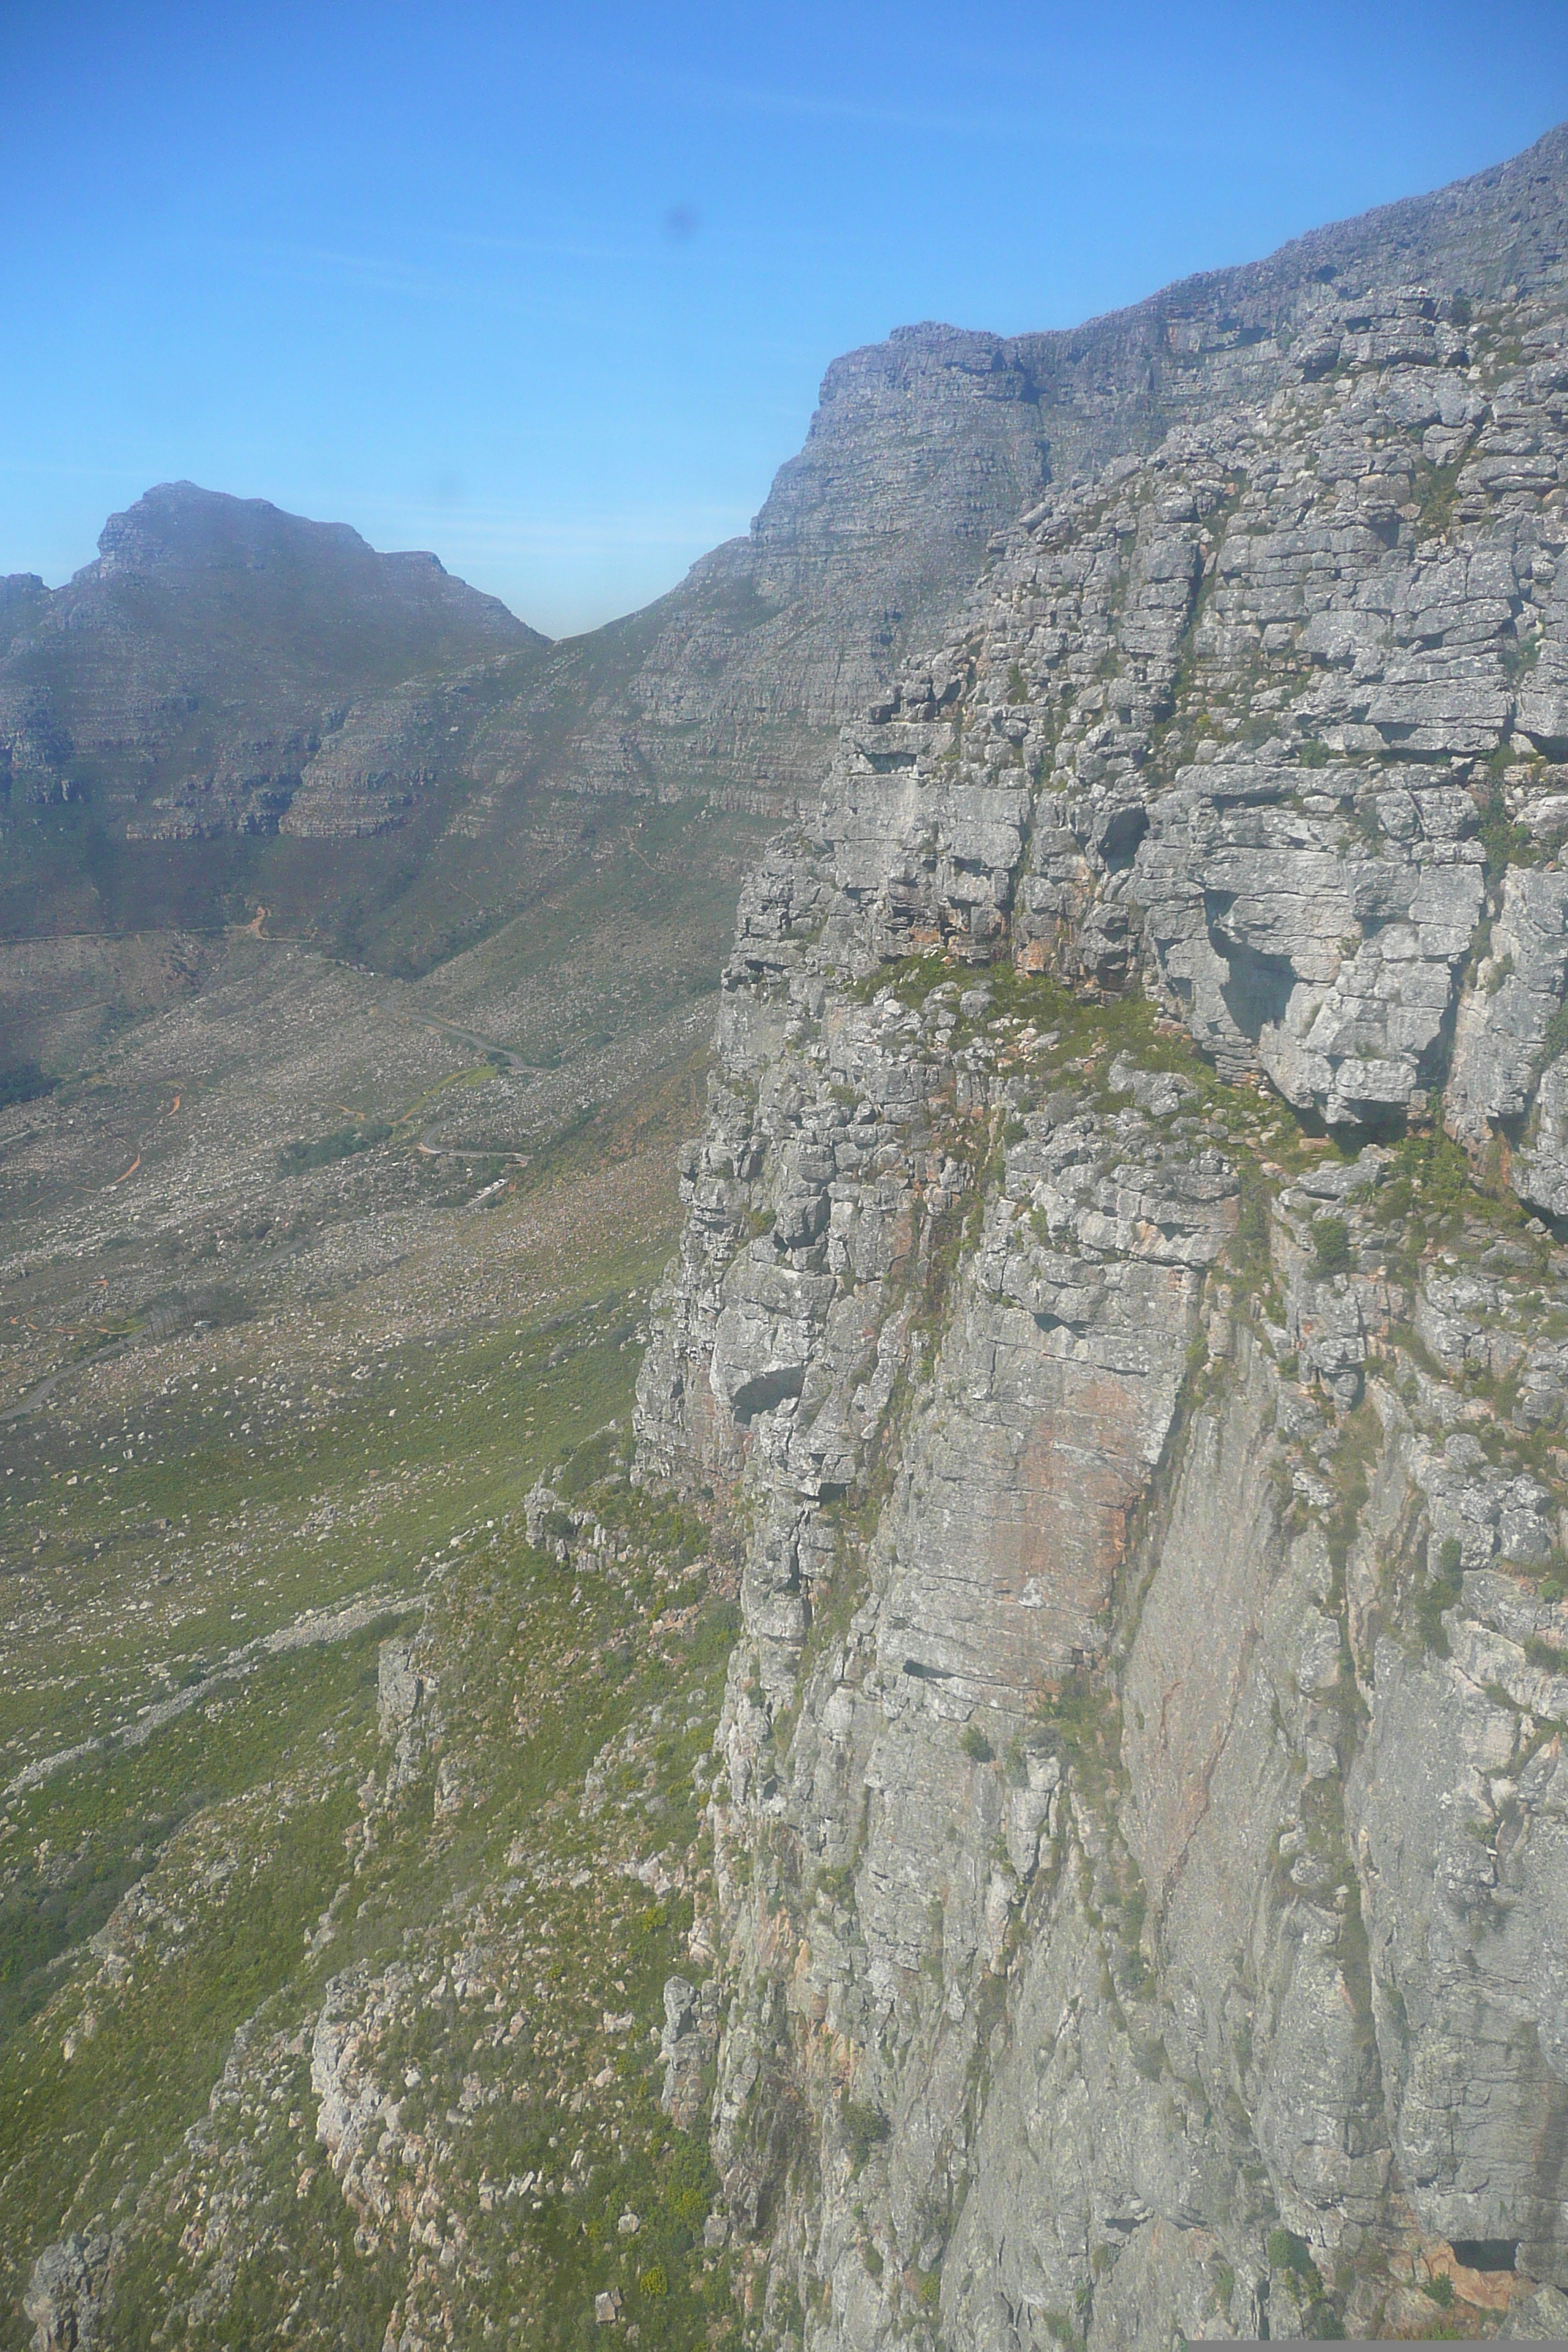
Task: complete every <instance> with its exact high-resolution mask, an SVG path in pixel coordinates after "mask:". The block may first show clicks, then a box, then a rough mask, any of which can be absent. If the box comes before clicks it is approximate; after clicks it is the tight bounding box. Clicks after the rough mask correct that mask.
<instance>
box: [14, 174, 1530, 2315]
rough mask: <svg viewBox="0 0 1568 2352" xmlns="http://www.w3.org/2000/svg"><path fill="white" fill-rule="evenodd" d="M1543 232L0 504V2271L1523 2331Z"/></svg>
mask: <svg viewBox="0 0 1568 2352" xmlns="http://www.w3.org/2000/svg"><path fill="white" fill-rule="evenodd" d="M1565 231H1568V132H1564V131H1557V132H1554V133H1552V134H1551V135H1550V136H1549V137H1548V138H1547V139H1546V140H1544V141H1542V142H1541V143H1540V145H1539V146H1538V147H1536V148H1535V149H1532V150H1531V151H1530V152H1528V153H1527V154H1526V155H1524V156H1522V157H1521V158H1519V159H1517V160H1516V161H1515V162H1513V163H1509V164H1506V165H1503V166H1500V167H1499V168H1498V169H1497V170H1496V171H1493V172H1490V173H1483V174H1482V175H1480V176H1479V178H1478V179H1476V180H1474V181H1469V182H1466V183H1462V184H1460V185H1459V186H1458V187H1457V188H1455V189H1452V190H1447V191H1443V192H1440V193H1439V194H1436V195H1435V196H1432V197H1425V198H1419V199H1414V200H1411V201H1410V202H1409V203H1407V204H1404V205H1396V206H1393V207H1389V208H1387V210H1386V211H1385V212H1384V213H1381V214H1374V215H1369V216H1367V218H1366V219H1365V220H1363V221H1360V222H1351V223H1346V224H1342V225H1339V226H1335V227H1332V228H1329V229H1325V230H1322V231H1320V232H1317V233H1315V234H1314V235H1313V236H1310V237H1308V238H1306V239H1303V240H1300V242H1299V243H1298V244H1297V245H1295V246H1292V247H1287V248H1285V249H1284V250H1283V251H1282V252H1281V253H1280V254H1279V255H1277V256H1275V257H1273V258H1272V259H1271V260H1269V261H1267V262H1263V263H1258V264H1255V265H1249V266H1248V267H1247V268H1242V269H1237V270H1233V271H1228V272H1223V273H1215V275H1213V276H1211V277H1208V278H1202V279H1195V280H1191V281H1188V282H1187V283H1186V284H1185V285H1184V286H1180V287H1177V288H1174V289H1169V290H1168V291H1167V292H1166V293H1164V294H1163V295H1160V296H1156V297H1153V298H1152V299H1151V300H1150V301H1149V302H1147V303H1144V304H1142V305H1140V306H1138V307H1137V308H1136V309H1135V310H1131V311H1128V312H1124V313H1120V314H1117V315H1116V316H1115V317H1113V318H1110V319H1107V320H1098V321H1093V322H1090V324H1089V325H1088V326H1086V327H1084V328H1082V329H1079V330H1078V331H1074V332H1072V333H1061V334H1054V335H1039V336H1028V337H1019V338H1013V339H1006V340H1005V339H1002V338H997V337H992V336H986V335H981V334H970V333H964V332H960V331H956V330H952V329H948V328H943V327H934V326H926V327H920V328H912V329H908V330H904V331H900V333H899V334H897V335H895V336H894V337H893V338H891V339H890V341H889V342H888V343H887V344H885V345H881V346H878V347H875V348H874V349H872V350H869V351H867V352H857V353H853V354H850V355H849V357H848V358H847V359H845V360H842V361H839V362H836V363H835V366H834V367H833V369H831V370H830V371H829V373H828V376H827V378H826V382H825V384H824V388H823V395H822V404H821V406H820V408H819V411H818V414H817V416H816V419H815V420H814V423H813V426H812V430H811V434H810V436H809V437H808V439H807V442H806V445H805V449H804V450H803V452H802V454H801V455H800V456H799V457H797V458H795V459H794V460H792V461H790V463H789V464H788V465H786V466H785V467H784V468H783V469H782V470H781V473H780V476H779V477H778V479H777V480H776V482H775V484H774V488H773V493H772V495H771V496H770V499H769V500H768V501H767V504H766V505H765V506H764V508H763V510H762V512H761V514H760V515H759V517H758V519H757V521H756V523H755V524H754V525H753V528H752V533H751V535H750V537H749V538H748V539H747V540H745V541H734V542H731V544H730V545H729V546H727V547H725V548H721V549H720V550H718V551H715V553H714V554H713V555H711V556H710V557H708V558H706V559H704V561H703V562H702V563H700V564H699V565H698V566H697V567H695V569H694V571H693V572H692V574H691V575H689V579H688V581H687V582H686V583H684V584H683V585H682V586H681V587H680V588H679V589H677V590H676V591H674V592H672V593H671V595H670V596H668V597H667V598H665V599H663V600H661V603H660V604H658V605H656V606H654V607H651V608H649V610H648V611H647V612H646V613H644V614H637V615H633V616H631V618H630V619H628V620H626V621H625V622H620V623H616V624H614V625H611V626H610V627H609V628H608V629H605V630H603V631H600V632H597V633H595V635H593V636H591V637H585V638H580V639H577V640H574V641H571V642H569V643H567V644H564V645H556V646H552V645H550V644H549V643H548V642H547V641H545V640H544V639H542V637H540V636H538V635H537V634H536V633H534V632H532V631H531V630H529V629H527V628H526V627H525V626H524V625H523V624H521V623H520V622H517V621H515V620H513V618H512V616H511V615H510V614H507V613H506V612H505V611H504V608H502V607H500V606H499V605H497V604H495V603H494V600H491V599H487V598H483V597H480V596H479V595H478V594H477V593H475V592H473V591H471V590H469V589H468V588H466V587H464V586H463V584H462V583H458V582H456V581H454V580H452V579H450V577H449V576H448V575H447V574H446V573H445V572H442V571H441V569H440V567H439V566H438V565H437V564H435V561H434V559H433V558H426V557H413V556H400V557H384V556H376V555H374V554H373V552H372V551H370V550H369V549H368V548H366V547H365V546H364V543H363V541H359V540H358V539H357V537H356V535H355V534H353V533H352V532H348V531H347V530H344V529H343V528H342V527H337V526H331V527H329V526H320V525H314V524H305V523H302V522H300V521H299V520H298V519H295V518H289V517H286V516H282V515H280V514H279V512H278V511H277V510H276V509H271V508H268V507H265V506H263V505H262V504H261V503H260V502H258V501H240V500H233V499H220V498H218V497H217V496H216V494H211V493H206V492H200V491H196V490H195V489H193V488H191V487H190V486H188V485H179V486H174V488H165V489H163V490H159V491H154V492H151V493H149V495H148V497H147V499H143V500H142V501H141V502H140V505H139V506H138V507H137V508H134V509H132V510H131V512H130V513H129V514H128V515H127V516H124V517H119V518H115V519H114V520H112V521H111V523H110V526H109V528H108V529H107V530H106V532H105V534H104V540H103V541H102V542H101V551H100V560H99V562H98V564H97V565H94V566H89V567H88V569H87V571H86V572H84V573H82V574H79V576H78V579H77V581H75V582H73V583H70V584H69V586H68V587H67V588H65V589H62V590H59V591H57V592H52V593H51V592H48V591H47V590H44V589H43V588H42V586H41V583H29V582H27V581H26V580H24V581H22V582H21V583H18V582H17V581H16V580H15V579H13V580H12V581H11V582H10V583H5V601H4V604H3V605H0V611H3V612H4V614H5V629H6V631H7V632H8V635H7V637H6V643H5V651H4V652H3V653H0V739H3V740H4V741H5V746H6V751H5V760H6V762H7V764H6V766H5V769H4V771H3V773H4V776H5V782H6V785H7V787H8V797H6V799H5V803H4V814H3V820H0V1022H3V1024H4V1039H5V1042H4V1046H3V1047H0V1079H3V1080H4V1087H3V1089H0V1091H3V1093H4V1096H5V1100H4V1101H3V1102H0V1202H3V1203H4V1218H5V1239H4V1243H3V1244H0V1253H3V1254H0V1302H3V1303H0V1339H3V1340H4V1350H3V1353H0V1429H3V1430H4V1431H5V1446H4V1449H3V1452H4V1470H3V1472H0V1556H3V1565H4V1569H5V1585H4V1590H5V1594H6V1597H7V1602H8V1607H7V1611H6V1617H5V1632H4V1635H3V1637H0V1638H3V1639H4V1643H5V1661H6V1672H5V1678H4V1693H5V1696H4V1701H3V1722H4V1728H3V1730H0V1777H3V1778H4V1780H5V1790H4V1800H3V1803H4V1818H3V1820H0V2344H5V2345H13V2344H14V2345H16V2347H18V2352H20V2347H25V2346H27V2345H29V2344H34V2345H37V2346H38V2347H43V2352H54V2347H64V2346H68V2345H74V2346H77V2347H94V2346H97V2347H121V2346H125V2347H131V2346H142V2345H145V2346H147V2347H153V2346H174V2345H188V2346H192V2347H197V2346H213V2347H216V2346H220V2345H234V2344H250V2343H258V2344H259V2343H279V2344H289V2345H299V2346H310V2345H317V2346H323V2347H324V2346H328V2345H332V2346H337V2345H346V2346H357V2345H363V2346H366V2347H378V2348H379V2352H423V2347H436V2346H444V2345H453V2346H458V2345H463V2346H466V2345H474V2346H479V2345H487V2344H491V2343H495V2344H502V2345H504V2344H514V2345H520V2346H521V2345H525V2344H526V2345H528V2346H534V2345H539V2346H552V2345H558V2346H562V2347H569V2346H581V2345H586V2344H589V2343H603V2342H615V2341H616V2340H618V2339H620V2338H623V2337H624V2339H625V2340H626V2342H628V2343H631V2344H636V2345H638V2346H640V2347H645V2352H651V2347H658V2346H664V2347H670V2352H676V2347H697V2346H699V2345H707V2344H713V2345H716V2346H718V2345H727V2346H731V2347H737V2352H738V2347H742V2346H749V2347H759V2352H760V2347H769V2352H784V2347H795V2352H851V2347H852V2352H890V2347H893V2346H894V2345H895V2344H908V2345H910V2346H915V2347H930V2352H939V2348H940V2347H954V2348H955V2352H956V2347H964V2352H1037V2347H1045V2346H1047V2345H1050V2344H1076V2345H1080V2346H1082V2347H1085V2352H1111V2347H1138V2352H1145V2348H1146V2352H1167V2348H1168V2347H1171V2346H1173V2344H1177V2343H1184V2342H1186V2341H1188V2340H1196V2339H1199V2338H1203V2339H1218V2340H1235V2339H1242V2340H1255V2339H1258V2338H1260V2337H1264V2336H1267V2337H1268V2338H1281V2339H1285V2340H1292V2339H1294V2340H1321V2339H1322V2338H1325V2337H1336V2338H1337V2337H1341V2336H1346V2337H1352V2338H1356V2337H1360V2338H1363V2339H1366V2338H1379V2339H1386V2338H1395V2339H1401V2340H1405V2339H1416V2340H1419V2339H1429V2338H1433V2337H1445V2338H1448V2339H1471V2340H1481V2339H1488V2338H1493V2337H1500V2338H1501V2339H1502V2340H1530V2339H1531V2337H1533V2338H1536V2339H1542V2338H1552V2337H1555V2336H1562V2335H1563V2334H1565V2333H1568V2190H1565V2189H1564V2185H1563V2164H1564V2160H1565V2158H1568V2040H1565V2033H1568V1979H1565V1978H1564V1968H1565V1966H1568V1961H1565V1958H1564V1954H1565V1953H1568V1938H1565V1935H1564V1928H1565V1926H1568V1922H1565V1920H1564V1916H1563V1903H1564V1886H1565V1885H1568V1880H1565V1877H1564V1867H1563V1864H1564V1854H1563V1838H1564V1835H1565V1834H1568V1832H1565V1830H1564V1822H1565V1819H1568V1797H1565V1781H1564V1772H1565V1770H1568V1767H1565V1766H1564V1764H1563V1756H1562V1747H1563V1732H1564V1727H1568V1438H1565V1435H1564V1431H1565V1429H1568V1404H1565V1389H1564V1381H1565V1377H1568V1354H1565V1352H1564V1351H1565V1349H1568V1025H1565V1024H1568V867H1565V866H1564V862H1563V844H1564V842H1565V841H1568V571H1564V570H1563V553H1564V550H1565V549H1568V242H1565Z"/></svg>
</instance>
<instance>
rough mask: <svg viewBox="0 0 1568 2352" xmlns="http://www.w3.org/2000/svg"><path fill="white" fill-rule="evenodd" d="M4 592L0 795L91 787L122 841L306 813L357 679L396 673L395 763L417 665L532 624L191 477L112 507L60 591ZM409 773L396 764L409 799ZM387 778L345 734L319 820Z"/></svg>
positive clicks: (359, 816)
mask: <svg viewBox="0 0 1568 2352" xmlns="http://www.w3.org/2000/svg"><path fill="white" fill-rule="evenodd" d="M6 591H7V593H6V594H5V599H4V602H3V603H0V614H3V615H4V618H5V644H4V646H3V648H0V786H3V787H4V790H3V791H0V798H8V799H10V800H11V802H12V803H14V804H15V805H16V806H17V807H37V806H47V805H48V804H50V803H57V802H59V801H61V800H68V799H71V798H73V797H87V798H90V799H94V800H100V801H102V802H104V803H108V804H109V806H110V809H111V810H113V811H114V812H115V813H116V814H118V815H119V820H120V829H121V831H122V832H123V833H124V834H125V835H126V836H127V837H129V838H131V839H133V840H134V839H156V838H176V839H177V838H182V837H185V838H188V837H192V836H196V837H200V836H202V835H215V834H224V833H257V832H267V831H269V830H276V829H277V828H278V826H279V824H284V825H292V826H293V827H294V828H295V829H296V830H299V831H301V832H310V831H311V830H320V829H321V827H322V825H323V823H324V820H323V818H322V816H321V813H320V812H321V804H322V803H323V802H331V798H332V794H333V792H334V790H335V789H336V790H339V791H341V789H342V775H341V772H342V769H343V765H344V759H345V750H344V746H345V745H350V744H353V743H354V742H356V741H358V740H360V739H362V738H363V735H364V732H365V729H364V722H363V718H362V716H361V710H362V705H363V698H364V697H365V696H366V695H373V694H375V693H377V692H378V691H380V690H382V689H384V688H387V687H389V686H390V687H396V688H399V689H400V695H399V708H400V709H402V711H403V730H402V733H403V740H404V751H403V753H402V757H403V759H404V761H405V766H406V764H407V762H408V761H410V760H411V759H413V758H415V747H414V735H413V730H414V729H415V728H416V724H418V723H424V724H425V725H426V728H428V727H429V726H430V724H431V723H432V722H431V719H430V716H429V710H428V709H427V708H426V706H428V705H429V704H430V699H431V687H432V685H433V684H434V682H435V681H437V680H438V679H440V678H442V677H446V676H447V675H449V674H450V673H452V672H453V671H454V670H460V669H461V667H463V666H465V665H468V664H471V663H474V662H476V661H481V660H483V659H485V658H487V657H489V656H495V655H497V654H500V653H504V652H514V651H516V650H518V649H520V648H530V649H534V650H541V649H542V648H543V647H544V646H545V645H546V643H547V640H546V639H544V638H543V637H542V636H540V635H539V634H538V632H537V631H535V630H531V629H528V628H526V627H525V626H524V625H523V624H522V623H521V622H520V621H518V620H516V619H514V618H513V616H512V614H510V613H509V612H508V611H507V609H506V607H505V606H504V605H503V604H501V603H500V601H499V599H498V598H496V597H493V596H484V595H481V594H479V592H478V591H477V590H475V589H472V588H469V587H468V586H467V585H466V583H464V582H462V581H460V580H454V579H453V578H452V577H451V576H450V574H449V573H448V572H446V571H445V570H444V569H443V567H442V565H441V564H440V563H439V562H438V561H437V558H436V557H435V556H433V555H420V554H406V555H377V554H375V553H374V551H373V550H372V549H371V548H369V547H368V546H367V545H366V544H365V542H364V541H363V539H361V537H360V536H359V533H358V532H357V531H354V530H350V529H349V527H348V526H347V525H346V524H344V523H314V522H307V521H305V520H302V519H301V518H300V517H298V516H294V515H287V514H284V513H282V512H281V511H280V510H279V509H278V508H276V507H273V506H269V505H268V503H267V501H266V500H265V499H234V498H228V497H226V496H224V495H223V494H221V493H219V492H216V491H211V490H202V489H199V488H197V487H196V486H195V484H194V483H190V482H174V483H166V484H164V485H163V486H162V487H161V488H157V489H154V490H150V491H149V492H148V493H147V494H146V496H145V497H144V498H142V499H139V500H138V501H137V503H136V505H135V506H133V507H132V508H130V509H127V510H126V512H125V513H123V514H119V515H112V516H110V520H109V521H108V522H107V523H106V524H105V526H104V529H103V531H102V534H101V536H100V541H99V555H98V559H97V561H96V562H93V563H89V564H88V565H87V566H85V568H84V569H83V570H82V571H81V572H78V573H77V574H76V576H75V577H74V579H72V580H71V581H70V582H69V583H68V584H67V585H66V586H65V587H64V588H61V589H58V590H56V591H54V592H52V593H51V592H50V591H48V590H47V589H45V587H44V585H43V583H42V582H41V581H38V580H36V579H33V578H32V577H31V576H30V575H26V574H24V575H20V576H14V577H13V578H12V579H11V580H10V581H8V582H7V583H6ZM410 679H420V680H423V681H424V682H425V691H424V694H423V696H421V695H420V693H419V690H418V688H417V687H410V686H408V685H405V683H404V682H405V680H410ZM329 742H330V743H331V744H332V745H333V751H332V753H331V754H329V756H328V759H327V760H326V761H325V762H323V761H322V757H321V754H322V747H323V744H324V743H329ZM422 780H423V781H425V782H428V767H427V764H426V767H425V768H424V769H419V770H417V772H416V769H414V768H410V769H409V771H408V772H407V773H406V774H405V776H404V777H403V779H402V788H403V791H404V793H405V796H406V794H407V793H409V792H412V791H414V790H416V789H417V787H418V786H419V784H420V782H421V781H422ZM383 782H384V780H383V779H382V778H381V777H380V775H379V774H378V773H377V772H376V771H375V768H374V761H367V760H366V758H365V754H364V747H363V741H361V742H360V764H359V766H358V767H357V769H355V771H354V773H353V790H354V791H355V792H357V793H358V794H359V795H360V804H359V806H358V807H357V808H356V810H355V811H354V813H353V814H352V815H347V816H342V817H341V818H340V819H339V820H338V821H336V822H335V824H333V826H332V827H331V828H330V829H337V830H341V829H342V828H343V827H344V826H346V827H347V828H348V829H349V830H351V831H352V830H354V829H363V827H364V826H365V825H366V824H367V823H368V822H369V821H370V820H368V819H367V818H366V816H365V814H363V806H364V802H365V797H366V796H367V795H371V794H373V793H374V791H375V790H376V789H377V787H378V786H380V785H381V784H382V783H383ZM397 805H398V802H397V800H396V797H395V795H394V797H393V798H392V799H391V800H390V801H389V803H388V804H387V810H386V812H385V814H384V820H383V821H391V816H392V814H393V812H395V808H396V807H397Z"/></svg>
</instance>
